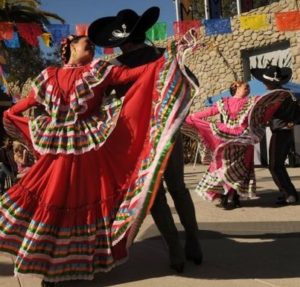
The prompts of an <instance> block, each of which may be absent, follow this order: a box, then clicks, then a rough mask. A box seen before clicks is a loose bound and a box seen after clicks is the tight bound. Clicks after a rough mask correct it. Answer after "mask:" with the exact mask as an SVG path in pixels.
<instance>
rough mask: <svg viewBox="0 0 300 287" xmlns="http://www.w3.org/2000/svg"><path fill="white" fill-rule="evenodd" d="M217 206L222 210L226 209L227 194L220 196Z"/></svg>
mask: <svg viewBox="0 0 300 287" xmlns="http://www.w3.org/2000/svg"><path fill="white" fill-rule="evenodd" d="M217 206H218V207H222V208H224V209H227V208H228V193H227V194H221V197H220V203H219V204H217Z"/></svg>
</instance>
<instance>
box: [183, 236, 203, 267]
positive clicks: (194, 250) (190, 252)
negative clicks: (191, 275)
mask: <svg viewBox="0 0 300 287" xmlns="http://www.w3.org/2000/svg"><path fill="white" fill-rule="evenodd" d="M185 256H186V259H187V260H189V261H193V262H194V263H195V264H196V265H201V263H202V261H203V254H202V249H201V245H200V242H199V239H198V237H197V236H196V235H195V236H193V237H188V236H187V238H186V242H185Z"/></svg>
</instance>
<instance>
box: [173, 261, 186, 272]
mask: <svg viewBox="0 0 300 287" xmlns="http://www.w3.org/2000/svg"><path fill="white" fill-rule="evenodd" d="M170 267H171V268H172V269H173V270H175V271H176V272H177V273H183V271H184V262H181V263H171V264H170Z"/></svg>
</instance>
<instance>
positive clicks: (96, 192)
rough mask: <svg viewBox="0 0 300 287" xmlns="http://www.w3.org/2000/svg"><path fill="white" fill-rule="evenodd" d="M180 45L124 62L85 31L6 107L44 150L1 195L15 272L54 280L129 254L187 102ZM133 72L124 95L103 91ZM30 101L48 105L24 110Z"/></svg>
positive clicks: (9, 123) (84, 275) (8, 119)
mask: <svg viewBox="0 0 300 287" xmlns="http://www.w3.org/2000/svg"><path fill="white" fill-rule="evenodd" d="M180 45H181V46H180ZM180 45H179V46H178V47H177V46H176V45H175V44H174V43H170V45H169V46H168V48H167V49H166V52H165V53H164V55H163V56H162V57H161V58H159V59H158V60H157V61H155V62H153V63H150V64H148V65H146V66H142V67H138V68H135V69H129V70H128V69H125V68H122V67H116V66H112V65H111V64H109V63H108V62H105V61H101V60H95V61H92V58H93V46H92V44H91V43H90V42H89V40H88V39H87V38H86V37H79V38H78V37H69V38H68V39H67V40H66V42H65V43H64V45H63V49H62V55H63V56H64V58H65V62H66V64H65V65H64V66H63V67H61V68H57V67H49V68H47V69H45V70H44V71H43V72H42V73H41V74H40V75H39V76H38V77H37V78H36V79H35V80H34V81H33V89H32V91H31V92H30V94H29V96H28V97H27V98H26V99H24V100H22V101H20V102H19V103H17V104H16V105H15V106H13V107H12V108H10V109H9V110H8V111H6V113H5V117H4V123H5V126H6V129H7V131H8V132H9V133H10V134H14V135H15V136H16V137H19V139H21V138H23V139H24V138H25V139H26V142H27V144H29V145H31V147H32V148H33V150H34V151H35V153H36V154H37V157H38V160H37V162H36V163H35V164H34V165H33V166H32V167H31V168H30V170H29V171H28V172H27V174H26V175H25V176H24V177H23V178H22V179H21V180H20V181H19V182H18V183H17V184H16V185H14V186H13V187H12V188H11V189H10V190H8V191H7V192H6V193H5V195H3V196H2V197H0V251H1V252H4V253H8V254H10V255H13V256H14V257H15V273H16V274H17V275H21V274H33V275H38V276H40V277H41V278H42V279H43V281H42V284H43V285H44V286H51V284H54V282H59V281H63V280H76V279H93V278H94V274H95V273H96V272H99V271H109V270H110V269H111V268H113V267H114V266H115V265H117V264H120V263H121V262H122V261H124V260H125V259H126V257H127V248H128V247H129V246H130V244H131V243H132V241H133V239H134V237H135V235H136V233H137V231H138V229H139V226H140V224H141V222H142V220H143V218H144V217H145V214H146V212H147V211H148V210H149V208H150V204H151V202H152V201H153V196H154V194H155V190H156V189H157V187H158V183H159V182H160V176H161V174H162V173H163V167H164V165H165V162H166V160H167V155H168V154H169V151H170V150H171V148H172V144H173V142H174V137H175V134H176V132H177V131H178V129H179V127H180V125H181V123H182V121H183V119H184V118H185V116H186V113H187V111H188V108H189V106H188V105H189V104H190V95H191V93H190V88H189V87H188V86H189V84H188V82H187V81H186V79H185V78H184V76H183V74H182V73H181V71H180V69H178V68H176V67H178V61H180V55H179V54H180V53H179V54H178V53H177V51H178V50H180V49H183V45H185V43H184V41H182V42H181V44H180ZM91 61H92V62H91ZM134 80H136V82H135V84H134V85H133V86H132V88H131V89H130V90H129V91H128V92H127V93H126V96H125V97H123V98H113V97H112V96H109V97H108V96H105V95H104V90H105V89H106V87H107V86H108V85H116V84H125V83H127V82H129V81H134ZM34 106H43V107H44V109H45V112H44V113H42V114H41V115H39V116H37V117H35V118H33V119H30V120H28V119H27V118H24V117H22V116H20V114H21V113H22V112H23V111H25V110H26V109H28V108H30V107H34ZM158 123H159V124H158ZM20 133H21V134H22V137H20V136H19V135H20Z"/></svg>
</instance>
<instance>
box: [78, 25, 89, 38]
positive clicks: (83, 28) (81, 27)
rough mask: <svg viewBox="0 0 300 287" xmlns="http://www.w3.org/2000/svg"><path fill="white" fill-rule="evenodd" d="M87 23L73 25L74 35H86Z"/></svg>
mask: <svg viewBox="0 0 300 287" xmlns="http://www.w3.org/2000/svg"><path fill="white" fill-rule="evenodd" d="M88 28H89V25H88V24H77V25H76V26H75V31H76V35H78V36H87V34H88V33H87V32H88Z"/></svg>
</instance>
